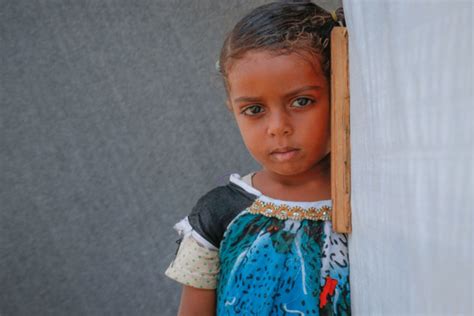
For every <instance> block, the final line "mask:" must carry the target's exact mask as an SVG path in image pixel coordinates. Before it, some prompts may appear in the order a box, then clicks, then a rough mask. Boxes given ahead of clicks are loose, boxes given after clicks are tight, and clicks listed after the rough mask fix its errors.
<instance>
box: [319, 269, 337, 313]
mask: <svg viewBox="0 0 474 316" xmlns="http://www.w3.org/2000/svg"><path fill="white" fill-rule="evenodd" d="M336 285H337V280H336V279H331V277H329V276H327V277H326V284H325V285H324V288H323V290H322V291H321V294H320V295H319V308H323V307H324V306H326V303H327V302H328V301H327V296H328V294H329V295H333V294H334V289H336Z"/></svg>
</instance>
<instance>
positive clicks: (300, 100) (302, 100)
mask: <svg viewBox="0 0 474 316" xmlns="http://www.w3.org/2000/svg"><path fill="white" fill-rule="evenodd" d="M313 102H314V101H313V100H311V99H309V98H305V97H301V98H298V99H296V100H295V102H293V104H292V105H295V106H296V107H297V108H299V107H304V106H306V105H309V104H310V103H313Z"/></svg>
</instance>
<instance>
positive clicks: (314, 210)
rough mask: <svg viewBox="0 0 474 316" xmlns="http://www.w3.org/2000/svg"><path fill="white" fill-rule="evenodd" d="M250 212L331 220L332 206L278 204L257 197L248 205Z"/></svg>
mask: <svg viewBox="0 0 474 316" xmlns="http://www.w3.org/2000/svg"><path fill="white" fill-rule="evenodd" d="M248 211H249V213H252V214H262V215H264V216H267V217H276V218H278V219H294V220H303V219H310V220H322V221H328V220H331V207H330V206H328V205H323V206H321V207H308V208H303V207H301V206H289V205H287V204H281V205H276V204H275V203H272V202H265V201H262V200H259V199H256V200H255V201H254V202H253V203H252V205H250V206H249V207H248Z"/></svg>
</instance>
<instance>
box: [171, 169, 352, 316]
mask: <svg viewBox="0 0 474 316" xmlns="http://www.w3.org/2000/svg"><path fill="white" fill-rule="evenodd" d="M251 175H252V174H250V175H247V176H246V177H240V176H239V175H238V174H232V175H231V177H230V183H229V184H228V185H226V186H223V187H218V188H216V189H213V190H211V191H210V192H208V193H207V194H206V195H205V196H203V197H202V198H201V199H200V200H199V202H198V203H197V206H196V207H195V208H194V209H193V212H192V215H193V217H194V219H193V220H190V221H189V223H190V224H191V225H190V226H191V227H188V230H187V233H186V234H187V235H188V236H194V237H193V238H192V239H193V240H194V241H196V240H198V239H201V238H202V239H203V240H204V241H206V240H208V241H209V242H207V243H206V247H207V248H206V247H203V246H202V245H203V244H201V245H200V246H199V247H200V250H201V251H202V250H203V249H205V250H208V251H211V250H212V251H215V255H216V256H215V257H214V259H215V262H216V263H215V264H214V265H213V266H212V267H213V270H212V271H214V272H216V271H218V272H217V273H215V274H214V276H215V279H214V281H210V283H209V284H213V286H214V287H212V286H209V287H206V288H216V295H217V307H216V309H217V315H237V314H240V315H288V314H296V315H350V312H351V308H350V286H349V255H348V249H347V245H348V240H347V235H346V234H339V233H335V232H333V231H332V224H331V221H329V220H322V219H318V220H314V219H308V218H304V219H295V218H294V217H293V218H282V217H281V216H276V215H275V216H272V215H271V214H272V212H266V213H265V214H262V213H252V212H250V210H251V209H252V208H255V206H256V205H257V204H258V205H261V204H262V203H265V205H274V206H275V208H278V209H281V207H283V206H285V207H289V208H298V209H302V210H303V211H305V210H306V211H308V210H313V209H315V208H316V209H324V210H327V211H330V210H331V206H332V204H331V200H321V201H314V202H296V201H283V200H277V199H274V198H271V197H268V196H265V195H263V194H262V193H261V192H260V191H258V190H257V189H255V188H254V187H253V186H252V183H251ZM275 214H277V213H275ZM280 215H281V214H280ZM181 222H183V220H182V221H181ZM181 232H182V231H181ZM198 245H199V244H198ZM216 246H217V247H216ZM213 247H216V249H212V248H213ZM187 248H188V246H186V244H182V245H181V246H180V247H179V249H178V254H177V256H176V259H175V262H174V267H175V270H174V271H175V272H174V273H168V276H170V277H172V278H174V279H175V280H177V281H178V282H181V283H183V284H191V285H192V284H196V285H199V287H201V286H202V282H201V281H199V280H209V277H210V275H212V274H206V273H204V271H205V269H204V270H199V271H200V273H201V276H200V277H199V276H197V274H194V276H195V277H196V278H195V280H193V281H192V282H191V283H185V282H183V280H184V278H183V276H182V275H188V274H187V272H186V271H189V270H188V268H185V264H184V258H185V255H186V258H188V253H190V254H191V252H189V250H187ZM198 249H199V248H198ZM191 256H192V257H193V259H194V261H192V259H191V262H192V263H193V264H194V265H191V266H193V268H192V269H194V271H197V270H196V268H195V266H196V265H197V266H199V267H203V264H204V261H203V260H202V256H201V258H199V257H197V255H196V254H192V255H191ZM214 259H213V260H214ZM213 262H214V261H213ZM187 266H188V267H189V266H190V265H189V263H188V265H187ZM217 266H218V268H217ZM178 267H179V268H178ZM168 270H169V269H168ZM180 274H182V275H180ZM186 282H189V281H186ZM193 286H194V285H193ZM202 288H204V287H202Z"/></svg>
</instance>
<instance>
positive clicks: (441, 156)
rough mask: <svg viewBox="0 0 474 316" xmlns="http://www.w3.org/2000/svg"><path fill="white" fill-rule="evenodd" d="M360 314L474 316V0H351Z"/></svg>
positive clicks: (354, 267) (355, 279) (347, 0)
mask: <svg viewBox="0 0 474 316" xmlns="http://www.w3.org/2000/svg"><path fill="white" fill-rule="evenodd" d="M343 6H344V11H345V14H346V21H347V28H348V32H349V54H350V55H349V56H350V57H349V61H350V85H351V156H352V162H351V163H352V192H351V194H352V195H351V203H352V212H353V217H352V225H353V232H352V234H351V235H350V239H349V248H350V263H351V299H352V311H353V314H354V315H472V314H473V308H472V299H473V292H472V284H473V268H472V249H473V246H472V241H473V239H472V224H473V221H472V219H473V218H472V211H473V205H474V192H473V178H474V171H473V170H474V166H473V159H474V157H473V156H474V155H473V152H474V143H473V135H474V131H473V125H474V123H473V122H474V112H473V105H472V90H473V85H472V63H473V54H472V11H473V2H472V1H423V2H421V1H402V0H399V1H360V0H344V1H343Z"/></svg>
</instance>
